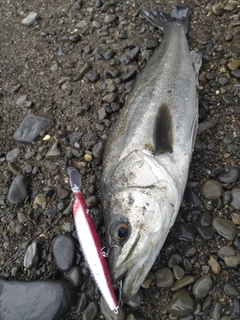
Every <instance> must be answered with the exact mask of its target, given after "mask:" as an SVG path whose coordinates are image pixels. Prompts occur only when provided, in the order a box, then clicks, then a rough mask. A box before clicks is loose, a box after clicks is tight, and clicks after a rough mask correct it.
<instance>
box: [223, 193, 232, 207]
mask: <svg viewBox="0 0 240 320" xmlns="http://www.w3.org/2000/svg"><path fill="white" fill-rule="evenodd" d="M222 199H223V205H224V206H225V205H226V204H229V203H230V202H231V201H232V193H231V191H226V192H224V193H223V195H222Z"/></svg>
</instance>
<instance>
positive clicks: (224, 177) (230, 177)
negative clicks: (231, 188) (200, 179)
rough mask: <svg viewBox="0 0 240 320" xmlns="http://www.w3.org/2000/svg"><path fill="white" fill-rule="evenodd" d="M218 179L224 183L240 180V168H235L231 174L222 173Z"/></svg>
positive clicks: (231, 170)
mask: <svg viewBox="0 0 240 320" xmlns="http://www.w3.org/2000/svg"><path fill="white" fill-rule="evenodd" d="M218 179H219V180H220V181H221V182H223V183H233V182H236V181H237V180H238V179H239V168H237V167H233V168H231V169H230V170H229V172H222V173H220V174H219V175H218Z"/></svg>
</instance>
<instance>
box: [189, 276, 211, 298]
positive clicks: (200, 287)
mask: <svg viewBox="0 0 240 320" xmlns="http://www.w3.org/2000/svg"><path fill="white" fill-rule="evenodd" d="M212 285H213V281H212V278H211V277H210V276H209V275H205V276H202V277H201V278H199V279H198V280H197V281H196V282H195V283H194V285H193V288H192V292H193V295H194V297H195V298H196V299H198V300H200V299H203V298H205V297H206V296H207V295H208V294H209V291H210V290H211V288H212Z"/></svg>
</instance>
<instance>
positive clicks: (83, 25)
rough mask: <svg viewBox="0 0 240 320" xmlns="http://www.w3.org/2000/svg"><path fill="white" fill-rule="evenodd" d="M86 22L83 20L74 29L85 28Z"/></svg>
mask: <svg viewBox="0 0 240 320" xmlns="http://www.w3.org/2000/svg"><path fill="white" fill-rule="evenodd" d="M87 25H88V24H87V22H86V21H85V20H82V21H80V22H79V23H78V24H77V25H76V28H80V29H83V28H85V27H86V26H87Z"/></svg>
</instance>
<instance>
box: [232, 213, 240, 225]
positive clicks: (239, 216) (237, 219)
mask: <svg viewBox="0 0 240 320" xmlns="http://www.w3.org/2000/svg"><path fill="white" fill-rule="evenodd" d="M231 218H232V222H233V223H234V224H237V225H240V213H238V212H233V213H232V214H231Z"/></svg>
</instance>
